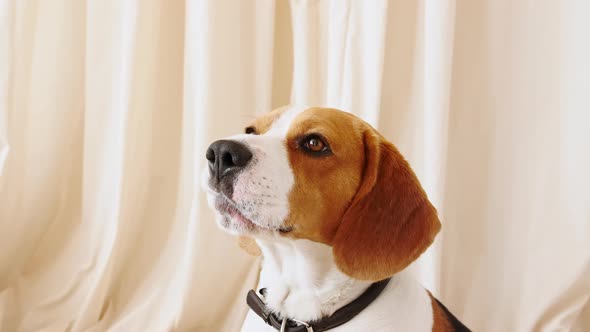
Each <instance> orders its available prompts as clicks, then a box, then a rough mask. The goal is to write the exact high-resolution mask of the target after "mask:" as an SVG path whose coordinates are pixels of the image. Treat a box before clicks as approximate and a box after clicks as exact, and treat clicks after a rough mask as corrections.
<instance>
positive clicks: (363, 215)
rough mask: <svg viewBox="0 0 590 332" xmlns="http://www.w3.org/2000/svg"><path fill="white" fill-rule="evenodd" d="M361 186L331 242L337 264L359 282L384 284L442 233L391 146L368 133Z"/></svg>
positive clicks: (413, 177) (411, 174) (404, 163)
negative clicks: (380, 282) (376, 281)
mask: <svg viewBox="0 0 590 332" xmlns="http://www.w3.org/2000/svg"><path fill="white" fill-rule="evenodd" d="M363 135H364V137H363V138H364V145H365V169H364V173H363V178H362V183H361V185H360V186H359V189H358V191H357V193H356V194H355V196H354V198H353V200H352V202H351V204H350V207H349V208H348V210H347V211H346V212H345V213H344V216H343V218H342V220H341V222H340V225H339V227H338V230H337V231H336V234H335V235H334V238H333V240H332V248H333V253H334V258H335V261H336V264H337V265H338V267H339V268H340V270H342V272H344V273H346V274H348V275H349V276H351V277H353V278H356V279H361V280H381V279H385V278H387V277H390V276H391V275H393V274H395V273H397V272H399V271H401V270H403V269H404V268H405V267H406V266H408V265H409V264H410V263H411V262H412V261H414V260H415V259H416V258H418V256H420V255H421V254H422V253H423V252H424V251H425V250H426V248H428V246H430V244H431V243H432V241H433V240H434V237H435V236H436V234H437V233H438V231H439V230H440V222H439V220H438V217H437V214H436V210H435V208H434V207H433V206H432V204H431V203H430V202H429V201H428V198H427V197H426V193H425V192H424V190H423V189H422V187H421V186H420V183H419V182H418V179H417V178H416V175H415V174H414V172H413V171H412V169H411V168H410V166H409V165H408V163H407V161H406V160H405V159H404V158H403V157H402V156H401V154H400V153H399V151H398V150H397V149H396V148H395V147H394V146H393V144H391V143H389V142H387V141H386V140H385V139H384V138H383V137H381V136H380V135H379V134H378V133H377V132H376V131H375V130H374V129H372V128H368V129H366V131H365V132H364V134H363Z"/></svg>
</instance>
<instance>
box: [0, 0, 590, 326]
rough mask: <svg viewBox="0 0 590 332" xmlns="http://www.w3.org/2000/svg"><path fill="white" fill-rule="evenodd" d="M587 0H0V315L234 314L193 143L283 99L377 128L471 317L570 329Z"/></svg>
mask: <svg viewBox="0 0 590 332" xmlns="http://www.w3.org/2000/svg"><path fill="white" fill-rule="evenodd" d="M589 13H590V3H588V2H584V1H573V0H571V1H536V2H533V1H508V0H493V1H492V0H487V1H486V0H482V1H453V0H444V1H430V0H421V1H415V2H410V1H398V0H391V1H385V0H374V1H360V0H359V1H352V0H351V1H341V0H324V1H321V0H291V1H266V0H257V1H254V0H252V1H231V0H215V1H212V0H194V1H178V0H172V1H170V0H167V1H164V0H141V1H140V0H104V1H79V0H51V1H40V0H0V331H107V330H108V331H238V330H239V328H240V325H241V323H242V320H243V319H244V317H245V314H246V309H247V307H246V305H245V295H246V292H247V290H248V289H250V288H251V287H254V285H255V284H256V281H257V274H258V263H259V262H258V259H257V258H253V257H250V256H248V255H247V254H246V253H244V252H243V251H241V250H240V249H239V247H238V245H237V241H236V240H235V239H234V238H233V237H231V236H229V235H226V234H225V233H223V232H222V231H220V230H218V228H217V227H216V226H215V223H214V219H213V216H212V213H211V211H209V209H208V208H207V206H206V202H205V197H204V194H203V192H202V191H201V189H200V185H199V182H200V176H201V171H202V169H203V167H204V166H205V163H204V161H205V159H204V152H205V149H206V148H207V146H208V144H209V143H210V142H211V141H213V140H214V139H216V138H221V137H224V136H227V135H232V134H235V133H237V132H240V131H241V130H243V126H244V125H245V124H246V123H247V122H248V121H249V120H251V119H252V118H253V117H255V116H256V115H259V114H262V113H264V112H266V111H268V110H270V109H272V108H275V107H277V106H281V105H284V104H288V103H298V104H308V105H322V106H331V107H336V108H341V109H344V110H347V111H350V112H352V113H354V114H357V115H359V116H361V117H362V118H363V119H365V120H366V121H368V122H369V123H371V124H372V125H373V126H375V127H376V128H377V129H379V130H380V131H381V132H382V133H383V134H384V136H385V137H387V138H388V139H389V140H391V141H392V142H394V143H395V144H396V145H397V147H398V148H399V149H400V151H401V152H402V153H403V154H404V155H405V157H406V158H407V159H408V160H409V162H410V164H411V165H412V167H413V168H414V170H415V171H416V173H417V175H418V177H419V179H420V180H421V182H422V184H423V186H424V187H425V189H426V191H427V192H428V194H429V197H430V199H431V200H432V202H433V203H434V205H435V206H436V207H437V209H438V211H439V214H440V216H441V220H442V223H443V232H442V233H441V234H440V235H439V236H438V238H437V240H436V242H435V244H434V245H433V247H431V249H430V250H429V251H428V252H427V253H426V254H425V255H423V256H422V257H421V258H420V260H419V261H418V262H416V264H413V266H412V267H411V268H412V269H413V271H414V272H415V274H416V277H417V278H418V279H419V280H420V281H421V282H422V283H423V284H424V285H425V286H426V287H427V288H429V289H430V290H431V291H432V293H433V294H434V295H436V296H437V297H438V298H439V299H440V300H441V301H442V302H443V303H444V304H445V305H446V306H447V307H448V308H449V309H450V310H451V311H452V312H453V313H454V314H455V315H456V316H457V317H460V318H461V320H462V321H463V322H465V324H466V325H468V326H469V327H471V328H472V329H473V330H475V331H557V330H564V331H565V330H574V331H585V330H589V329H590V304H589V303H590V302H589V299H590V277H589V276H590V173H589V172H588V170H590V99H589V98H588V94H589V93H590V62H589V61H588V59H590V43H588V42H587V39H588V31H590V19H589V18H590V17H589V15H590V14H589Z"/></svg>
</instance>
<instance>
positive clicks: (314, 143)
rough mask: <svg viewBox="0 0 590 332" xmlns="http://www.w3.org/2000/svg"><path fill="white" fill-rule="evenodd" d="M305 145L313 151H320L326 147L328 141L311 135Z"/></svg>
mask: <svg viewBox="0 0 590 332" xmlns="http://www.w3.org/2000/svg"><path fill="white" fill-rule="evenodd" d="M305 147H306V148H308V149H309V151H312V152H320V151H322V150H324V149H325V148H326V143H324V141H322V139H321V138H319V137H311V138H308V139H307V141H305Z"/></svg>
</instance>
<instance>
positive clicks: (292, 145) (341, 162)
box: [204, 106, 440, 280]
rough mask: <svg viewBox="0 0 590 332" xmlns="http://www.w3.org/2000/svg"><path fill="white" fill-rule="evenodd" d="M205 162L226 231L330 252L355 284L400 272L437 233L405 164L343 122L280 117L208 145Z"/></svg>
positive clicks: (369, 131) (322, 116)
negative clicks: (317, 245) (304, 241)
mask: <svg viewBox="0 0 590 332" xmlns="http://www.w3.org/2000/svg"><path fill="white" fill-rule="evenodd" d="M206 157H207V160H208V166H209V167H208V169H207V170H206V171H205V174H204V186H205V187H206V189H207V198H208V202H209V204H210V206H211V207H212V208H214V210H215V211H216V218H217V221H218V224H219V225H220V226H221V227H222V228H223V229H225V230H227V231H229V232H231V233H234V234H238V235H241V236H246V237H254V238H257V237H261V238H270V239H272V238H281V239H308V240H311V241H316V242H320V243H324V244H327V245H330V246H331V247H332V250H333V256H334V260H335V262H336V264H337V266H338V267H339V269H340V270H341V271H342V272H344V273H346V274H348V275H349V276H351V277H353V278H356V279H362V280H381V279H384V278H387V277H389V276H391V275H393V274H395V273H396V272H398V271H400V270H402V269H404V268H405V267H406V266H407V265H409V264H410V263H411V262H412V261H414V260H415V259H416V258H418V256H419V255H420V254H422V252H424V251H425V250H426V248H428V246H429V245H430V244H431V243H432V241H433V240H434V237H435V236H436V234H437V233H438V231H439V230H440V222H439V220H438V217H437V214H436V210H435V209H434V207H433V206H432V204H431V203H430V202H429V201H428V198H427V197H426V194H425V192H424V190H423V189H422V187H421V186H420V184H419V182H418V179H417V178H416V175H415V174H414V172H413V171H412V170H411V168H410V167H409V165H408V163H407V162H406V160H405V159H404V158H403V157H402V156H401V155H400V153H399V152H398V150H397V149H396V148H395V147H394V146H393V144H391V143H390V142H388V141H387V140H385V139H384V138H383V137H382V136H381V135H380V134H379V133H378V132H377V131H376V130H375V129H373V128H372V127H371V126H370V125H368V124H367V123H365V122H364V121H362V120H360V119H359V118H357V117H355V116H354V115H351V114H349V113H345V112H342V111H339V110H335V109H327V108H309V107H300V106H288V107H283V108H280V109H277V110H274V111H272V112H270V113H268V114H265V115H263V116H261V117H260V118H258V119H256V120H255V121H254V122H253V123H251V124H250V125H249V126H247V127H246V129H245V134H242V135H237V136H232V137H229V138H227V139H224V140H220V141H216V142H214V143H213V144H211V146H210V147H209V149H208V150H207V155H206Z"/></svg>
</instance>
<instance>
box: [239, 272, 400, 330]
mask: <svg viewBox="0 0 590 332" xmlns="http://www.w3.org/2000/svg"><path fill="white" fill-rule="evenodd" d="M389 280H390V278H388V279H384V280H381V281H378V282H376V283H374V284H372V285H371V286H369V288H367V290H366V291H365V292H364V293H362V294H361V295H360V296H359V297H357V298H356V300H354V301H352V302H350V303H349V304H347V305H345V306H344V307H342V308H340V309H338V310H336V311H335V312H334V313H333V314H332V315H331V316H328V317H324V318H322V319H320V320H317V321H314V322H309V323H305V322H300V321H297V320H292V319H286V320H285V321H284V322H283V320H282V319H281V318H279V317H277V316H276V315H275V314H273V313H272V312H270V310H269V309H268V308H267V307H266V305H265V304H264V301H263V300H262V299H261V298H260V297H259V296H258V295H257V294H256V292H254V291H253V290H251V291H249V292H248V296H247V297H246V302H247V303H248V306H249V307H250V309H252V310H253V311H254V312H255V313H256V314H257V315H258V316H260V318H262V319H264V321H265V322H266V323H267V324H268V325H270V326H272V327H274V328H275V329H277V331H285V332H322V331H326V330H329V329H333V328H335V327H337V326H340V325H342V324H344V323H346V322H348V321H349V320H351V319H353V318H354V317H355V316H356V315H358V314H359V313H360V312H361V311H363V310H364V309H365V308H366V307H368V306H369V304H371V302H373V301H374V300H375V299H376V298H377V296H379V294H381V292H382V291H383V289H385V286H387V284H388V283H389ZM265 291H266V289H264V288H263V289H261V290H260V293H261V294H262V295H263V296H264V294H265ZM281 324H284V330H281Z"/></svg>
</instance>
